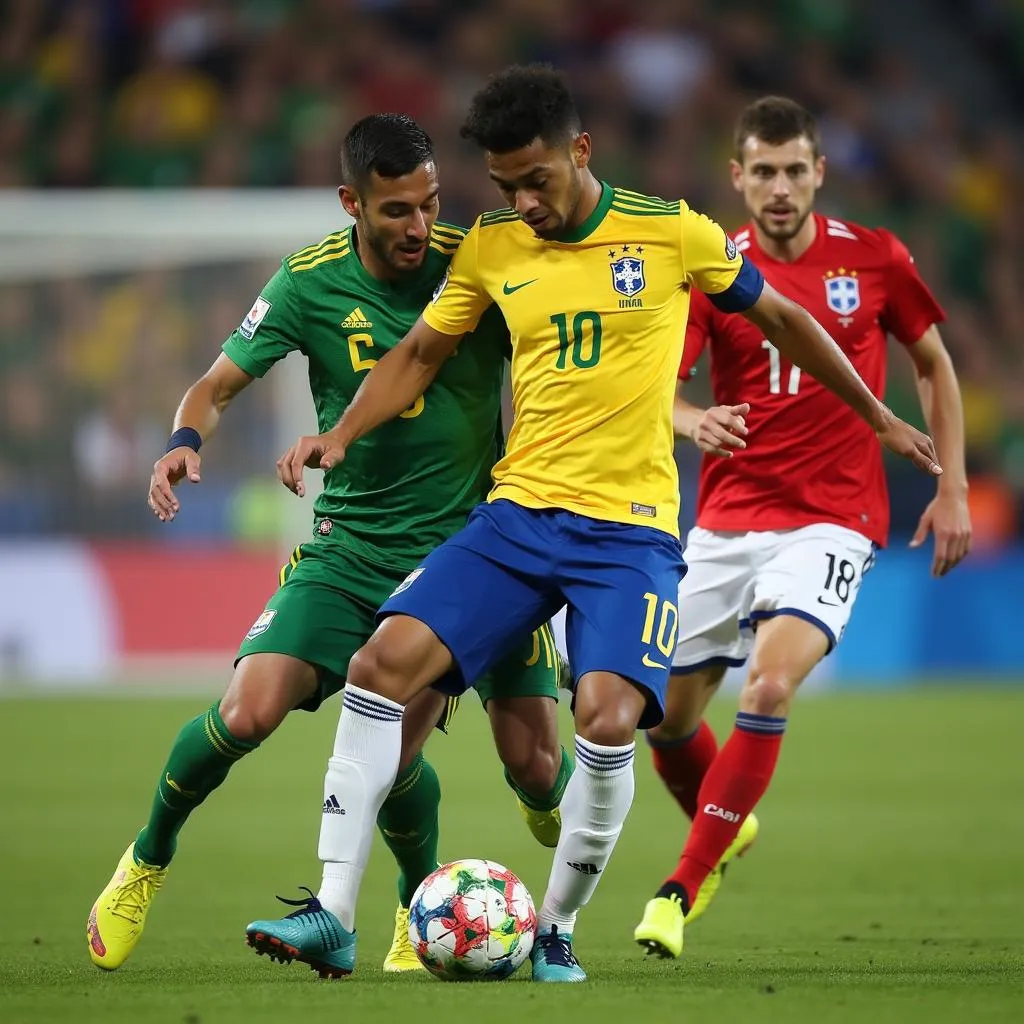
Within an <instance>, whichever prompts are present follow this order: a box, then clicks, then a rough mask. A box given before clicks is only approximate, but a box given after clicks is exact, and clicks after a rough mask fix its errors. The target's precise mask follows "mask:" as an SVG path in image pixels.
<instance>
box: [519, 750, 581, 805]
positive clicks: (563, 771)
mask: <svg viewBox="0 0 1024 1024" xmlns="http://www.w3.org/2000/svg"><path fill="white" fill-rule="evenodd" d="M572 769H573V764H572V761H571V760H570V758H569V755H568V754H567V753H566V752H565V747H562V763H561V764H560V765H559V766H558V774H557V775H556V776H555V784H554V785H553V786H552V787H551V789H549V790H548V791H547V792H546V793H543V794H541V795H540V796H536V795H534V794H533V793H527V792H526V790H525V789H521V788H520V787H519V786H518V785H516V780H515V779H513V778H512V776H511V775H510V774H509V771H508V769H507V768H506V769H505V781H506V782H507V783H508V788H509V789H511V790H512V792H513V793H515V795H516V796H517V797H519V799H520V800H522V801H523V803H524V804H526V806H527V807H530V808H532V809H533V810H535V811H553V810H554V809H555V808H556V807H557V806H558V805H559V804H560V803H561V802H562V794H563V793H565V787H566V786H567V785H568V784H569V777H570V776H571V775H572Z"/></svg>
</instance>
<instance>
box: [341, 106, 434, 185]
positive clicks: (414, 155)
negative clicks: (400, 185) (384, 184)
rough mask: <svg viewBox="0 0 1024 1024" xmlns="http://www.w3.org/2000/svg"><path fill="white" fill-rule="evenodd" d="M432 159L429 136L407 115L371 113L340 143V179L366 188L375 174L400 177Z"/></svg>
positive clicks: (357, 123)
mask: <svg viewBox="0 0 1024 1024" xmlns="http://www.w3.org/2000/svg"><path fill="white" fill-rule="evenodd" d="M433 159H434V143H433V142H432V141H431V138H430V136H429V135H428V134H427V133H426V132H425V131H424V130H423V129H422V128H421V127H420V126H419V125H418V124H417V123H416V122H415V121H414V120H413V119H412V118H411V117H408V116H407V115H406V114H370V115H369V116H368V117H364V118H362V119H361V120H359V121H356V123H355V124H354V125H352V127H351V128H350V129H349V133H348V134H347V135H346V136H345V141H344V142H343V143H342V144H341V180H342V181H343V182H344V183H345V184H346V185H349V186H356V187H358V186H360V185H365V184H366V183H367V182H368V181H369V180H370V175H371V174H373V173H374V171H376V172H377V174H378V175H380V177H382V178H400V177H402V175H403V174H409V173H410V172H412V171H414V170H416V168H417V167H419V165H420V164H423V163H427V162H428V161H430V160H433Z"/></svg>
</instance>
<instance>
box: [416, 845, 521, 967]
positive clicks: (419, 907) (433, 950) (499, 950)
mask: <svg viewBox="0 0 1024 1024" xmlns="http://www.w3.org/2000/svg"><path fill="white" fill-rule="evenodd" d="M536 932H537V913H536V911H535V910H534V908H533V898H532V897H531V896H530V893H529V892H528V891H527V888H526V886H525V885H523V883H522V882H521V881H520V880H519V879H518V878H516V876H515V875H514V874H512V872H511V871H509V870H508V868H506V867H502V865H501V864H496V863H495V862H494V861H492V860H457V861H453V862H452V863H451V864H445V865H444V867H440V868H438V869H437V870H436V871H435V872H434V873H433V874H431V875H428V876H427V877H426V878H425V879H423V881H422V882H421V883H420V887H419V888H418V889H417V890H416V892H415V894H414V895H413V898H412V903H411V904H410V906H409V941H410V942H411V943H412V948H413V949H415V950H416V955H417V956H418V957H419V958H420V962H421V963H422V964H423V966H424V967H426V969H427V970H428V971H430V973H431V974H433V975H434V977H436V978H442V979H443V980H445V981H470V980H485V981H493V980H497V979H499V978H507V977H509V976H510V975H511V974H513V973H514V972H515V970H516V968H518V967H519V965H520V964H522V962H523V961H524V960H525V959H526V958H527V957H528V956H529V955H530V950H531V949H532V948H533V939H534V936H535V934H536Z"/></svg>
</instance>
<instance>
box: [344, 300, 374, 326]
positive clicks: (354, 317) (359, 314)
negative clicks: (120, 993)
mask: <svg viewBox="0 0 1024 1024" xmlns="http://www.w3.org/2000/svg"><path fill="white" fill-rule="evenodd" d="M341 326H342V327H344V328H345V329H346V330H348V331H368V330H370V328H371V327H373V324H372V323H370V321H369V320H367V319H366V314H365V313H364V312H363V311H362V310H361V309H360V308H359V307H358V306H356V308H355V309H353V310H352V312H351V313H349V315H348V316H347V317H345V319H344V320H342V321H341Z"/></svg>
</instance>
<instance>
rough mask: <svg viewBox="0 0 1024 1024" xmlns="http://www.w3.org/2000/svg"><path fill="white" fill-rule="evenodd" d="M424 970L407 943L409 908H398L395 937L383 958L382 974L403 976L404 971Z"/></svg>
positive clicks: (408, 942) (410, 945) (414, 951)
mask: <svg viewBox="0 0 1024 1024" xmlns="http://www.w3.org/2000/svg"><path fill="white" fill-rule="evenodd" d="M425 970H426V968H425V967H424V966H423V964H421V963H420V958H419V957H418V956H417V955H416V950H414V949H413V948H412V943H411V942H410V941H409V908H408V907H402V906H400V907H399V908H398V909H397V910H396V911H395V937H394V938H393V939H392V940H391V948H390V949H389V950H388V955H387V956H386V957H385V958H384V973H385V974H404V973H405V972H406V971H425Z"/></svg>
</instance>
